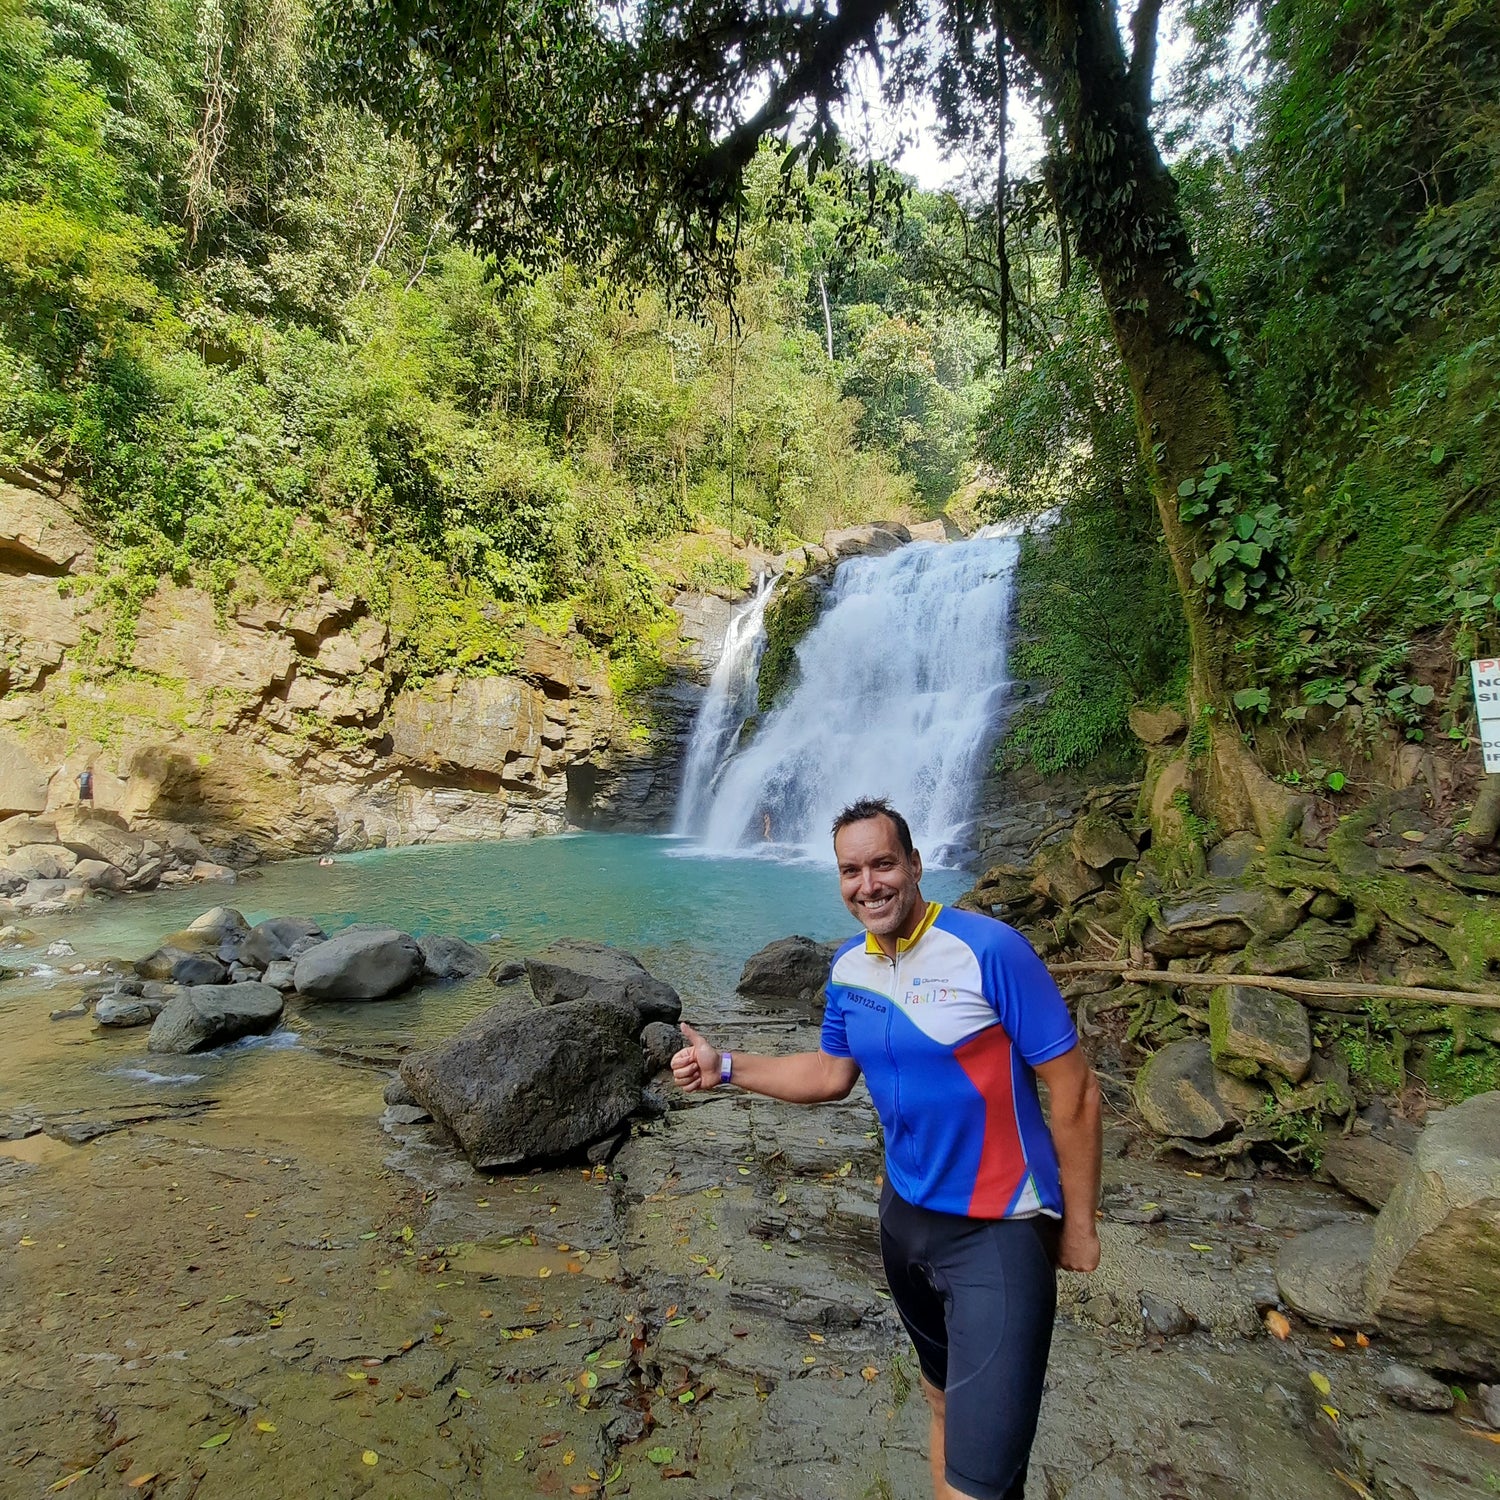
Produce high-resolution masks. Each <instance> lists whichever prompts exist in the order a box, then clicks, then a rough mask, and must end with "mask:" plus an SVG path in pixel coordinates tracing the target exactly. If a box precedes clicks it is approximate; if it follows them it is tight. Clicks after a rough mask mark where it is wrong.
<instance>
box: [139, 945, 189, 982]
mask: <svg viewBox="0 0 1500 1500" xmlns="http://www.w3.org/2000/svg"><path fill="white" fill-rule="evenodd" d="M194 956H195V955H194V954H192V953H189V952H188V951H187V950H186V949H183V948H172V947H167V946H163V947H160V948H158V949H157V950H156V951H155V952H154V953H148V954H147V955H146V956H145V958H142V959H138V960H137V961H136V966H135V972H136V974H137V976H138V977H139V978H141V979H156V980H162V979H170V978H171V977H172V970H173V969H174V968H176V966H177V965H178V964H180V963H181V962H182V960H183V959H185V958H192V957H194Z"/></svg>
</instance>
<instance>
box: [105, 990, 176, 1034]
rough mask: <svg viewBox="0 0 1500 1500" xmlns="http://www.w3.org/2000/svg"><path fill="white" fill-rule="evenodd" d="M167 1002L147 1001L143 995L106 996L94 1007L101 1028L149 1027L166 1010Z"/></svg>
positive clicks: (117, 994)
mask: <svg viewBox="0 0 1500 1500" xmlns="http://www.w3.org/2000/svg"><path fill="white" fill-rule="evenodd" d="M166 1004H167V1002H166V1001H165V1000H147V999H146V998H145V997H144V996H142V995H124V994H119V993H116V994H113V995H106V996H105V997H104V998H103V999H102V1000H101V1001H100V1002H99V1003H98V1005H96V1006H95V1007H94V1020H95V1021H96V1022H97V1023H98V1024H99V1025H100V1026H111V1027H113V1026H149V1025H150V1024H151V1023H152V1022H153V1021H154V1020H155V1019H156V1018H157V1017H158V1016H159V1015H160V1014H161V1013H162V1011H163V1010H164V1009H165V1008H166Z"/></svg>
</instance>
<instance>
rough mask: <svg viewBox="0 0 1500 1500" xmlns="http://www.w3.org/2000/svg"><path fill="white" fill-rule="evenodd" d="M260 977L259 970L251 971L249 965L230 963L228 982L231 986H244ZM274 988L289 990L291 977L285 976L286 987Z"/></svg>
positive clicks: (278, 986) (273, 966)
mask: <svg viewBox="0 0 1500 1500" xmlns="http://www.w3.org/2000/svg"><path fill="white" fill-rule="evenodd" d="M271 967H272V968H275V965H274V964H273V965H271ZM260 977H261V971H260V970H259V969H253V968H251V967H250V965H249V964H241V963H231V964H230V965H229V981H230V983H231V984H245V983H246V982H247V981H249V980H253V979H259V978H260ZM267 982H269V981H267ZM276 988H277V989H282V988H286V989H290V988H291V976H290V974H288V976H287V983H286V985H285V986H284V987H283V986H282V985H277V986H276Z"/></svg>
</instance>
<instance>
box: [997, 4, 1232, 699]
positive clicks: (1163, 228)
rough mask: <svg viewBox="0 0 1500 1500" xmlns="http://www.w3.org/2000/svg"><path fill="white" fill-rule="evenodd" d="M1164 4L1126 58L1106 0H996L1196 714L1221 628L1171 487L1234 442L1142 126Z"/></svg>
mask: <svg viewBox="0 0 1500 1500" xmlns="http://www.w3.org/2000/svg"><path fill="white" fill-rule="evenodd" d="M1158 9H1159V5H1157V4H1156V3H1155V0H1142V3H1141V5H1140V6H1139V7H1138V9H1137V14H1136V18H1135V21H1134V22H1133V27H1134V30H1135V48H1134V54H1133V56H1132V57H1131V58H1130V59H1127V58H1126V55H1125V48H1124V45H1123V43H1122V41H1121V38H1120V33H1119V29H1118V24H1117V22H1116V19H1115V11H1114V8H1113V6H1111V5H1107V4H1104V3H1103V0H1000V3H999V15H1000V18H1001V22H1002V24H1003V26H1004V28H1005V30H1006V33H1007V35H1008V36H1009V38H1010V41H1011V43H1012V45H1013V46H1014V47H1015V48H1016V50H1017V51H1018V52H1019V54H1020V55H1021V56H1022V57H1023V58H1024V59H1025V61H1026V62H1027V63H1028V64H1029V65H1030V66H1031V68H1032V69H1033V71H1034V72H1035V73H1036V75H1037V77H1038V78H1039V80H1040V82H1041V85H1042V91H1043V95H1044V99H1045V102H1046V110H1047V116H1048V126H1049V129H1050V131H1051V133H1052V136H1053V150H1052V157H1051V161H1050V163H1049V168H1048V171H1049V175H1050V180H1051V187H1052V191H1053V196H1054V198H1055V201H1056V203H1057V205H1058V209H1059V212H1060V214H1061V216H1062V218H1063V220H1064V222H1065V225H1066V227H1067V229H1068V230H1069V231H1070V232H1071V233H1072V234H1073V236H1074V238H1075V240H1076V243H1077V246H1078V249H1079V251H1080V252H1081V253H1082V255H1083V256H1084V258H1085V259H1086V260H1087V261H1088V263H1089V265H1090V267H1091V268H1092V269H1093V271H1094V274H1095V275H1096V276H1097V277H1098V279H1099V285H1100V287H1101V289H1102V291H1103V294H1104V301H1105V305H1106V307H1107V309H1108V312H1109V319H1110V323H1111V326H1112V328H1113V331H1114V336H1115V341H1116V343H1117V345H1118V346H1119V350H1120V355H1121V358H1122V359H1123V360H1124V363H1125V368H1126V371H1127V373H1128V376H1129V380H1130V389H1131V393H1132V396H1133V398H1134V405H1135V419H1136V427H1137V431H1138V434H1139V437H1140V443H1141V450H1142V453H1143V455H1144V457H1145V463H1146V470H1147V473H1148V475H1149V478H1150V483H1151V488H1152V493H1153V495H1154V497H1155V500H1156V506H1157V510H1158V513H1159V514H1160V517H1161V524H1162V531H1163V534H1164V536H1165V539H1166V546H1167V551H1168V553H1169V555H1170V557H1171V560H1172V568H1173V572H1174V573H1175V575H1176V579H1177V586H1178V589H1179V591H1180V593H1181V596H1182V609H1183V614H1184V615H1185V617H1186V620H1187V627H1188V641H1189V657H1190V661H1189V672H1190V682H1189V691H1190V697H1191V706H1192V708H1193V710H1194V711H1195V713H1196V712H1198V711H1200V710H1202V709H1203V708H1205V707H1214V708H1223V707H1224V706H1225V689H1224V678H1225V671H1224V665H1225V655H1226V649H1227V642H1226V640H1225V636H1224V631H1223V629H1222V625H1220V626H1219V627H1217V628H1216V626H1215V624H1214V622H1213V621H1212V620H1211V619H1210V614H1209V605H1208V598H1207V596H1206V593H1205V590H1204V588H1203V586H1202V585H1201V584H1199V583H1198V582H1196V581H1195V580H1194V578H1193V564H1194V563H1195V562H1196V561H1197V559H1198V557H1199V556H1200V555H1201V553H1202V551H1203V550H1204V541H1203V538H1202V536H1201V535H1200V534H1199V532H1198V531H1197V529H1196V528H1194V527H1193V526H1192V525H1190V524H1189V523H1188V522H1186V521H1185V520H1184V519H1183V518H1182V516H1181V514H1180V512H1179V506H1178V486H1179V485H1180V484H1182V483H1183V482H1184V481H1185V480H1188V479H1193V480H1196V479H1197V478H1198V477H1199V476H1200V475H1201V474H1202V473H1203V471H1204V469H1205V468H1206V467H1208V466H1209V465H1210V464H1213V463H1216V462H1219V461H1229V460H1231V459H1232V458H1233V455H1234V452H1235V434H1234V421H1233V418H1232V415H1231V412H1230V407H1229V400H1228V394H1227V391H1226V388H1225V369H1224V363H1223V360H1222V358H1221V357H1220V356H1219V354H1218V352H1217V350H1216V349H1215V348H1214V347H1213V345H1212V344H1211V343H1209V342H1208V339H1207V337H1206V335H1207V334H1208V332H1209V325H1208V318H1207V317H1206V314H1207V311H1208V309H1207V306H1206V291H1205V290H1204V289H1203V287H1202V286H1201V284H1200V279H1199V277H1198V273H1197V269H1196V262H1195V260H1194V256H1193V252H1192V246H1191V245H1190V243H1189V241H1188V236H1187V230H1186V228H1185V226H1184V224H1183V221H1182V215H1181V214H1180V212H1179V211H1178V207H1177V189H1176V184H1175V183H1174V182H1173V181H1172V177H1171V174H1170V173H1169V172H1168V171H1167V169H1166V167H1165V165H1164V164H1163V162H1162V159H1161V154H1160V152H1159V151H1158V150H1157V148H1156V141H1155V139H1154V137H1153V135H1152V133H1151V128H1150V94H1151V71H1152V66H1153V60H1154V55H1155V36H1156V20H1157V11H1158Z"/></svg>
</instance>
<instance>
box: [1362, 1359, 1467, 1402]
mask: <svg viewBox="0 0 1500 1500" xmlns="http://www.w3.org/2000/svg"><path fill="white" fill-rule="evenodd" d="M1380 1389H1381V1390H1382V1391H1383V1392H1384V1393H1385V1395H1386V1397H1387V1398H1388V1399H1389V1400H1391V1401H1394V1402H1395V1403H1396V1405H1397V1406H1404V1407H1406V1409H1407V1410H1408V1411H1452V1410H1453V1392H1452V1391H1451V1390H1449V1389H1448V1387H1447V1386H1445V1385H1444V1384H1443V1382H1442V1381H1441V1380H1438V1379H1436V1378H1435V1377H1434V1376H1431V1375H1429V1374H1428V1373H1427V1371H1426V1370H1418V1369H1416V1368H1415V1367H1414V1366H1412V1365H1391V1366H1390V1367H1389V1368H1388V1369H1386V1370H1385V1371H1384V1372H1383V1373H1382V1374H1381V1377H1380Z"/></svg>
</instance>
